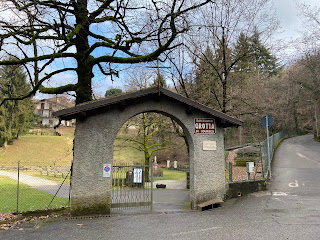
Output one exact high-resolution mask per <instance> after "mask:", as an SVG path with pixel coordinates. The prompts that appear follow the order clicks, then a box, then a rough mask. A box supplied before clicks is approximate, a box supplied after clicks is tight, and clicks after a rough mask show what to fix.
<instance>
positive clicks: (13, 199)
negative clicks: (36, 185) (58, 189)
mask: <svg viewBox="0 0 320 240" xmlns="http://www.w3.org/2000/svg"><path fill="white" fill-rule="evenodd" d="M19 189H20V191H19V211H30V210H38V209H46V208H47V207H48V205H49V203H50V201H51V200H52V198H53V196H52V195H50V194H47V193H45V192H42V191H40V190H36V189H32V188H30V187H28V186H27V185H25V184H20V185H19ZM66 206H68V199H67V198H61V197H56V198H55V200H54V201H53V203H52V204H51V206H50V208H59V207H66ZM16 210H17V182H16V181H15V180H12V179H10V178H7V177H1V176H0V212H15V211H16Z"/></svg>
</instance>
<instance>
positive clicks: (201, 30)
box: [188, 0, 277, 112]
mask: <svg viewBox="0 0 320 240" xmlns="http://www.w3.org/2000/svg"><path fill="white" fill-rule="evenodd" d="M269 2H270V1H269V0H249V1H235V0H226V1H216V2H215V4H208V5H207V7H206V9H205V10H202V16H201V19H200V20H198V21H199V22H200V23H201V24H199V27H198V28H197V31H196V32H193V34H194V35H193V37H191V38H189V43H188V46H189V47H188V49H190V54H192V55H193V57H191V58H193V59H195V61H194V63H195V64H196V65H198V67H201V66H203V64H206V65H207V66H208V69H207V70H206V71H205V72H206V78H207V81H208V84H209V85H207V87H206V89H205V90H206V92H208V94H209V95H212V96H213V99H214V101H215V102H216V103H217V105H216V106H217V107H218V108H219V109H220V110H221V111H222V112H228V109H229V108H228V106H227V105H228V104H229V105H230V106H231V105H232V104H230V100H231V95H232V88H230V86H231V80H232V78H231V75H232V73H233V72H234V71H235V67H236V66H237V64H238V63H239V61H241V60H244V59H246V58H248V57H252V56H250V49H249V48H248V49H245V48H243V50H242V51H235V46H236V44H237V41H238V39H239V37H240V35H241V34H243V36H244V37H245V38H249V37H251V36H252V35H254V33H255V32H258V33H259V35H260V36H264V37H265V38H266V39H267V38H268V37H269V36H270V34H271V32H272V30H274V28H276V27H277V22H276V20H275V17H274V15H273V12H272V9H271V8H270V5H269ZM199 37H200V38H199Z"/></svg>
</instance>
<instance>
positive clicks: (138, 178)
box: [133, 168, 142, 183]
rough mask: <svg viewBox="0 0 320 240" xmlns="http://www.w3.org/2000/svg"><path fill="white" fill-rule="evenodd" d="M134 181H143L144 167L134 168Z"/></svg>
mask: <svg viewBox="0 0 320 240" xmlns="http://www.w3.org/2000/svg"><path fill="white" fill-rule="evenodd" d="M133 182H134V183H142V168H135V169H133Z"/></svg>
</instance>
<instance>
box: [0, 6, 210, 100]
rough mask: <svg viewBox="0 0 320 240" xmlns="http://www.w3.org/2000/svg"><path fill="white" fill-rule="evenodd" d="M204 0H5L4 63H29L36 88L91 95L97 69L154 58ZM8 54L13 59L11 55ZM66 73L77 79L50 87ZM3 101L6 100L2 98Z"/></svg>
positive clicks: (109, 70) (0, 35) (111, 72)
mask: <svg viewBox="0 0 320 240" xmlns="http://www.w3.org/2000/svg"><path fill="white" fill-rule="evenodd" d="M208 2H210V0H204V1H201V0H199V1H193V0H190V1H175V0H174V1H170V2H167V1H148V0H145V1H144V0H143V1H138V0H136V1H135V0H47V1H42V0H3V1H1V3H0V4H1V5H0V12H1V16H0V28H1V32H0V48H1V52H0V66H1V65H24V66H25V67H26V69H27V71H28V72H29V76H30V80H31V84H32V90H31V91H30V92H26V93H25V95H23V96H13V97H11V98H5V99H4V100H3V101H6V100H8V99H23V98H26V97H29V96H31V95H33V94H35V92H36V91H37V90H39V91H40V92H42V93H52V94H59V93H64V92H69V91H73V92H75V93H76V104H79V103H82V102H86V101H90V100H91V99H92V79H93V77H94V73H95V72H96V70H99V71H100V72H101V73H102V74H104V75H105V76H117V75H118V72H119V68H120V67H119V66H118V65H122V64H134V63H140V62H149V61H153V60H155V59H157V58H158V57H159V56H160V55H161V54H162V53H164V52H165V51H167V50H170V49H172V48H174V47H175V46H176V44H178V43H177V42H176V41H175V40H176V38H177V36H179V34H181V33H184V32H186V31H187V30H188V29H189V24H188V22H187V19H186V14H190V12H193V11H194V10H195V9H197V8H199V7H201V6H203V5H205V4H207V3H208ZM8 56H10V57H11V60H7V59H8ZM62 73H70V74H73V75H74V76H75V79H76V82H75V83H68V84H66V83H65V81H64V79H61V80H60V82H59V84H60V85H59V86H56V87H45V85H44V83H45V82H46V81H48V80H50V79H51V78H53V77H55V76H57V77H59V74H62ZM3 101H2V103H3Z"/></svg>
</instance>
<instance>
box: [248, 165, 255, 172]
mask: <svg viewBox="0 0 320 240" xmlns="http://www.w3.org/2000/svg"><path fill="white" fill-rule="evenodd" d="M247 165H248V167H247V168H248V172H249V173H254V162H247Z"/></svg>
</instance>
